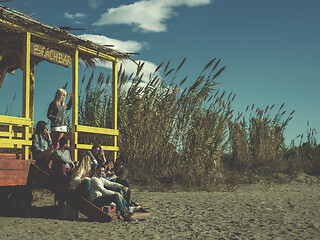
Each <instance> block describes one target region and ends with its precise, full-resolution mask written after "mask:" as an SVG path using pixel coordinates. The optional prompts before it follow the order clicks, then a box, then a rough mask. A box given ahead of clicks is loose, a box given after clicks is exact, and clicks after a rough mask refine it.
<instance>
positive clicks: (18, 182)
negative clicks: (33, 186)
mask: <svg viewBox="0 0 320 240" xmlns="http://www.w3.org/2000/svg"><path fill="white" fill-rule="evenodd" d="M16 158H17V157H16V154H9V153H0V186H24V185H27V180H28V174H29V168H30V163H34V162H35V161H34V160H20V159H16Z"/></svg>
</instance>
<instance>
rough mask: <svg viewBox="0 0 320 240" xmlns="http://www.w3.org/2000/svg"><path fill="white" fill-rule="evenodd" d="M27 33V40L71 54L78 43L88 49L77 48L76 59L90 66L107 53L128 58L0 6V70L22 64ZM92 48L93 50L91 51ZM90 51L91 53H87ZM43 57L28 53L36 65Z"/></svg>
mask: <svg viewBox="0 0 320 240" xmlns="http://www.w3.org/2000/svg"><path fill="white" fill-rule="evenodd" d="M26 32H30V33H31V42H32V43H36V44H40V45H42V46H45V47H47V48H50V49H54V50H57V51H60V52H63V53H66V54H69V55H71V56H72V54H73V52H74V51H75V49H76V48H78V47H79V46H81V47H82V49H87V50H89V51H79V58H80V59H82V60H83V61H84V62H85V63H86V64H87V65H89V66H92V67H94V66H95V62H96V61H97V60H100V61H108V59H106V58H103V57H101V55H100V56H98V55H99V54H104V56H105V55H109V56H111V57H114V58H119V59H121V58H130V56H129V55H128V54H126V53H122V52H119V51H116V50H114V49H112V48H109V47H106V46H102V45H99V44H96V43H93V42H91V41H88V40H86V39H83V38H80V37H78V36H75V35H73V34H70V33H68V32H66V31H65V30H63V29H61V28H59V27H51V26H48V25H45V24H42V23H40V22H38V21H36V20H34V19H32V18H30V17H29V16H27V15H25V14H23V13H20V12H17V11H15V10H12V9H9V8H7V7H4V6H2V5H0V71H1V72H3V71H4V69H6V72H10V71H13V70H15V69H18V68H21V67H22V56H23V36H24V34H25V33H26ZM92 50H93V51H92ZM90 52H91V53H90ZM43 60H44V59H43V58H39V57H37V56H31V62H32V63H35V64H37V63H38V62H40V61H43ZM1 72H0V74H1Z"/></svg>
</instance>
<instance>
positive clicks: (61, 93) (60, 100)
mask: <svg viewBox="0 0 320 240" xmlns="http://www.w3.org/2000/svg"><path fill="white" fill-rule="evenodd" d="M66 97H67V92H66V90H64V89H63V88H59V89H58V90H57V91H56V95H55V97H54V100H53V101H54V103H55V104H57V105H64V104H65V103H64V102H65V100H66Z"/></svg>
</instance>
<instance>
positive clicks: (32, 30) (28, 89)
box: [0, 5, 130, 194]
mask: <svg viewBox="0 0 320 240" xmlns="http://www.w3.org/2000/svg"><path fill="white" fill-rule="evenodd" d="M129 57H130V56H129V55H128V54H126V53H122V52H119V51H116V50H114V49H112V48H110V47H106V46H102V45H99V44H96V43H93V42H91V41H88V40H85V39H82V38H80V37H77V36H75V35H73V34H70V33H68V32H66V31H65V30H64V28H59V27H51V26H48V25H45V24H42V23H40V22H38V21H36V20H34V19H32V18H30V17H29V16H27V15H25V14H23V13H20V12H17V11H14V10H12V9H9V8H6V7H4V6H1V5H0V94H1V86H2V84H3V82H4V81H6V75H7V74H10V73H12V72H13V71H15V70H17V69H21V70H22V71H23V80H22V84H23V90H22V94H23V96H22V99H23V104H22V116H21V117H12V116H4V115H0V149H21V153H22V156H21V158H20V159H16V157H15V155H12V154H11V155H10V154H4V153H1V154H0V191H1V188H2V187H9V186H26V185H27V178H28V174H29V167H30V165H31V167H35V166H33V164H32V160H30V159H29V158H30V146H31V145H32V142H31V140H30V139H31V136H32V132H33V124H34V114H33V113H34V101H35V100H34V91H35V82H36V81H37V80H36V78H35V70H36V66H37V64H38V63H39V62H41V61H49V62H51V63H53V64H59V65H62V66H65V67H72V93H73V97H72V133H71V135H72V140H71V143H72V155H73V159H74V160H77V159H78V151H79V150H88V149H91V147H92V145H88V144H81V143H79V141H78V139H79V135H80V134H98V135H99V136H100V135H104V136H105V135H109V136H110V135H111V136H112V138H113V144H112V145H111V146H102V148H103V150H107V151H112V152H113V156H114V160H115V158H116V154H117V151H118V146H117V137H118V135H119V131H118V129H117V88H118V87H117V82H118V76H117V74H118V69H117V65H118V62H119V60H120V59H127V58H129ZM79 59H81V60H82V61H84V62H85V63H86V65H88V66H92V67H94V66H95V62H96V61H109V62H112V102H113V116H112V128H111V129H103V128H97V127H91V126H82V125H79V124H78V97H79V96H78V95H79V93H78V65H79ZM39 81H41V79H40V80H39ZM43 174H44V173H42V176H43V177H45V174H44V175H43ZM40 175H41V174H40ZM22 192H23V191H22ZM20 193H21V191H20ZM20 193H19V194H20Z"/></svg>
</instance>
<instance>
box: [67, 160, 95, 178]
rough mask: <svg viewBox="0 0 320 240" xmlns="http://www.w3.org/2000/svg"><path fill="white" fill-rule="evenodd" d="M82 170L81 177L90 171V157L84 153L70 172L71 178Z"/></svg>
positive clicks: (86, 175)
mask: <svg viewBox="0 0 320 240" xmlns="http://www.w3.org/2000/svg"><path fill="white" fill-rule="evenodd" d="M81 171H83V175H82V176H81V177H89V175H90V171H91V158H90V156H89V155H85V156H84V157H83V158H82V160H81V162H80V163H79V165H78V166H77V167H76V169H75V170H74V171H73V172H72V177H71V179H74V178H75V176H77V175H78V173H79V172H81Z"/></svg>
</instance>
